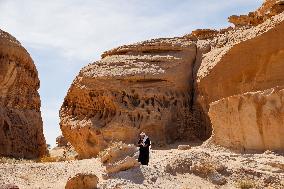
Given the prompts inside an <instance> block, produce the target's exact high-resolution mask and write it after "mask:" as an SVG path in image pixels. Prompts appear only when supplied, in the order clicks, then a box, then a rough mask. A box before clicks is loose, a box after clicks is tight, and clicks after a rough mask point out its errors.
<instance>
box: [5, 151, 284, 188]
mask: <svg viewBox="0 0 284 189" xmlns="http://www.w3.org/2000/svg"><path fill="white" fill-rule="evenodd" d="M204 154H205V155H206V154H207V155H206V156H204V157H205V158H208V157H210V158H211V159H212V158H213V159H215V160H216V161H217V162H218V163H220V164H222V166H224V167H225V168H224V170H225V171H223V173H222V177H223V178H225V180H226V181H227V183H226V184H225V185H222V186H220V185H217V184H213V183H212V182H211V181H210V180H209V179H208V178H207V177H206V176H205V177H204V176H202V175H199V174H196V173H192V172H190V171H188V173H183V174H179V173H176V174H172V173H169V172H167V171H165V168H166V166H167V165H168V164H171V162H173V161H174V160H175V159H178V158H180V157H191V156H193V155H194V157H197V159H195V161H197V162H198V161H199V159H198V158H199V157H201V158H202V157H203V155H204ZM200 161H201V160H200ZM104 169H105V167H104V166H102V164H101V163H100V161H99V159H97V158H93V159H85V160H73V161H65V162H52V163H34V162H28V163H25V162H21V161H20V162H16V163H11V162H10V163H1V164H0V186H1V184H11V183H13V184H16V185H18V186H19V187H20V188H21V189H37V188H43V189H44V188H53V189H57V188H58V189H61V188H64V187H65V184H66V182H67V180H68V178H69V177H72V176H74V175H76V174H77V173H93V174H95V175H97V176H98V178H99V184H98V187H99V188H175V189H186V188H188V189H191V188H204V189H205V188H206V189H210V188H238V187H240V183H241V182H242V181H249V183H250V184H253V186H254V188H269V189H271V188H280V189H284V156H283V154H277V153H273V152H269V151H268V152H265V153H261V154H239V153H234V152H231V151H229V150H226V149H222V148H218V147H216V148H215V147H205V146H196V147H193V148H191V149H190V150H178V149H176V148H174V149H171V147H168V148H167V149H159V150H151V155H150V164H149V166H140V167H136V168H133V169H130V170H127V171H121V172H119V173H116V174H112V175H109V177H108V179H103V177H102V174H103V173H104Z"/></svg>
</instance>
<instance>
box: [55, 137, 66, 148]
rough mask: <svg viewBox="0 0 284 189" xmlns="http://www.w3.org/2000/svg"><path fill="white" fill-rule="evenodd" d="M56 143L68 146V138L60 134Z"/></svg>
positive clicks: (59, 145) (60, 145)
mask: <svg viewBox="0 0 284 189" xmlns="http://www.w3.org/2000/svg"><path fill="white" fill-rule="evenodd" d="M56 144H57V146H58V147H67V146H68V141H67V140H66V138H64V136H63V135H60V136H58V137H56Z"/></svg>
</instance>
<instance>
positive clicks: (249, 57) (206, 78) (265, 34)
mask: <svg viewBox="0 0 284 189" xmlns="http://www.w3.org/2000/svg"><path fill="white" fill-rule="evenodd" d="M264 6H265V8H266V9H268V7H267V3H264ZM272 7H273V6H272ZM262 9H264V8H263V7H261V8H260V9H259V10H262ZM283 31H284V13H280V14H278V15H276V16H274V17H271V18H270V19H268V20H266V21H265V22H263V23H261V24H259V25H257V26H245V27H241V28H236V29H233V30H232V29H230V30H228V31H227V32H226V33H225V34H221V33H220V34H219V35H217V36H216V37H214V38H213V39H211V40H207V41H205V40H199V41H198V47H199V48H200V49H204V48H205V47H206V46H209V48H208V49H210V50H208V51H207V52H206V53H205V54H203V55H202V57H201V58H200V61H199V63H197V64H196V65H197V66H198V71H197V77H196V87H195V89H196V90H195V101H194V102H195V106H196V107H197V108H200V109H201V111H200V112H203V113H200V112H198V113H199V114H196V117H198V116H199V117H200V118H199V119H201V120H203V122H202V124H204V125H207V126H209V127H211V122H210V120H209V117H208V114H207V112H208V110H209V104H210V103H212V102H214V101H217V100H220V99H222V98H226V97H230V96H232V95H237V94H243V93H246V92H250V91H259V90H266V89H270V88H273V87H276V86H283V85H284V77H283V74H282V72H283V70H284V61H283V56H284V54H283V49H284V45H283V44H284V41H283V40H284V37H283V35H284V33H283ZM214 41H215V43H213V42H214ZM212 44H215V45H212ZM215 113H217V112H215ZM220 113H221V112H220ZM211 115H213V114H211ZM218 117H221V115H220V116H218V115H215V116H214V117H211V121H212V122H213V124H215V125H216V124H217V123H221V121H220V122H219V121H217V120H216V119H218ZM228 119H230V117H229V114H228ZM232 119H234V118H233V117H232ZM242 127H246V126H245V125H243V126H242ZM218 128H223V126H222V125H216V126H214V133H215V132H218V131H217V129H218ZM275 129H276V128H275ZM220 132H221V131H220ZM279 132H280V131H279ZM214 133H213V135H214ZM240 135H241V134H240ZM279 140H280V141H279V143H283V139H281V138H280V139H279ZM281 140H282V141H281ZM215 141H216V142H217V141H218V140H215ZM232 142H233V141H232ZM221 144H223V143H221ZM232 144H233V143H232ZM271 145H272V144H271ZM236 146H237V145H236ZM248 146H249V145H246V147H248ZM251 146H253V145H251ZM260 146H262V147H265V148H262V149H261V148H258V149H259V150H265V149H267V147H268V146H269V145H266V146H264V145H261V144H259V147H260ZM280 148H281V149H282V150H283V149H284V146H283V145H282V147H280ZM252 149H254V148H252ZM278 149H279V146H278Z"/></svg>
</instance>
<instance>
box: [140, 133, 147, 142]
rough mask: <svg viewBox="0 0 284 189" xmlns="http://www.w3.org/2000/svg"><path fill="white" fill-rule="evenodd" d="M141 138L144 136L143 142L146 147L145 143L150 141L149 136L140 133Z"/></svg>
mask: <svg viewBox="0 0 284 189" xmlns="http://www.w3.org/2000/svg"><path fill="white" fill-rule="evenodd" d="M140 136H144V138H143V140H142V144H143V145H145V142H146V140H147V139H148V136H147V135H146V134H145V133H144V132H142V133H140Z"/></svg>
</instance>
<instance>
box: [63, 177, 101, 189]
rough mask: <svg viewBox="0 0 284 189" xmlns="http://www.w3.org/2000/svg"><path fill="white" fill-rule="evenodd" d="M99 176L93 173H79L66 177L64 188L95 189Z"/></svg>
mask: <svg viewBox="0 0 284 189" xmlns="http://www.w3.org/2000/svg"><path fill="white" fill-rule="evenodd" d="M98 181H99V178H98V177H97V176H96V175H94V174H82V173H79V174H77V175H75V176H74V177H72V178H69V179H68V182H67V183H66V186H65V189H96V188H97V184H98Z"/></svg>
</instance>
